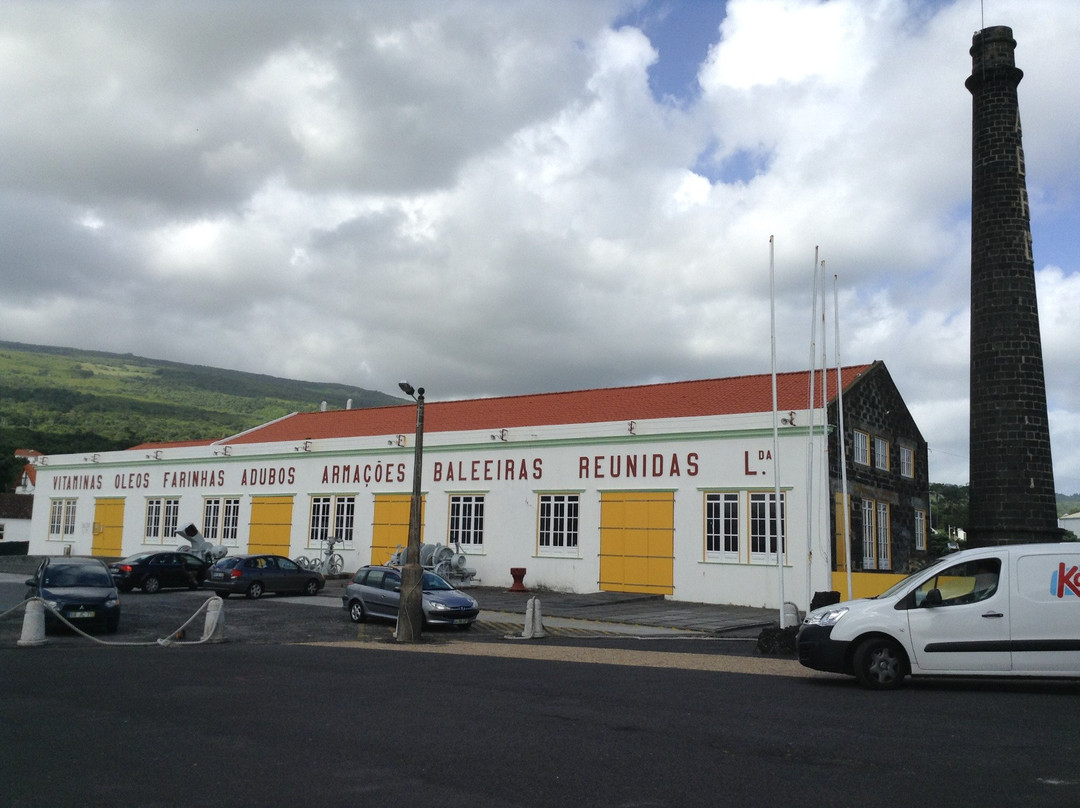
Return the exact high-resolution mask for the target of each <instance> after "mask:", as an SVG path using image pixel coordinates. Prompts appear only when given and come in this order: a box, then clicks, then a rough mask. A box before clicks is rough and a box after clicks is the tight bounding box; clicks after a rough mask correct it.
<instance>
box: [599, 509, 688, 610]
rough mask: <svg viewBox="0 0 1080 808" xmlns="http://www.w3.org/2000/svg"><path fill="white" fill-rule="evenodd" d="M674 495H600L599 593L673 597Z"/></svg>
mask: <svg viewBox="0 0 1080 808" xmlns="http://www.w3.org/2000/svg"><path fill="white" fill-rule="evenodd" d="M674 568H675V492H673V491H609V492H604V493H602V494H601V495H600V589H601V590H603V591H606V592H643V593H648V594H658V595H670V594H672V593H673V592H674V591H675V585H674Z"/></svg>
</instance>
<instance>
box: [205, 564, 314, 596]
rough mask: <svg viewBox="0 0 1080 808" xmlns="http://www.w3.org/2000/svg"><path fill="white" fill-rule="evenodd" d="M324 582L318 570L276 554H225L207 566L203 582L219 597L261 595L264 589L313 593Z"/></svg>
mask: <svg viewBox="0 0 1080 808" xmlns="http://www.w3.org/2000/svg"><path fill="white" fill-rule="evenodd" d="M325 584H326V578H325V577H324V576H323V574H322V573H321V572H317V571H315V570H306V569H304V568H303V567H301V566H300V565H299V564H297V563H296V562H295V561H292V560H291V559H288V558H285V557H284V556H278V555H262V554H259V555H238V556H228V557H227V558H223V559H221V560H220V561H218V562H217V563H216V564H214V566H212V567H211V568H210V571H209V573H208V574H207V576H206V581H205V582H204V584H203V586H205V587H206V588H207V589H212V590H214V591H215V592H217V593H218V594H219V595H221V597H223V598H227V597H229V595H247V596H248V597H249V598H259V597H262V596H263V595H264V594H265V593H267V592H276V593H278V594H282V595H287V594H304V595H314V594H316V593H317V592H318V591H319V590H320V589H322V588H323V586H324V585H325Z"/></svg>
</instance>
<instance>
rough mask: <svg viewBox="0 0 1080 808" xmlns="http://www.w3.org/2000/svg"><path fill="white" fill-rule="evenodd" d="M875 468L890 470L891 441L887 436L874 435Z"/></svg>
mask: <svg viewBox="0 0 1080 808" xmlns="http://www.w3.org/2000/svg"><path fill="white" fill-rule="evenodd" d="M874 468H876V469H881V470H882V471H888V470H889V442H888V441H887V440H885V438H879V437H876V436H875V437H874Z"/></svg>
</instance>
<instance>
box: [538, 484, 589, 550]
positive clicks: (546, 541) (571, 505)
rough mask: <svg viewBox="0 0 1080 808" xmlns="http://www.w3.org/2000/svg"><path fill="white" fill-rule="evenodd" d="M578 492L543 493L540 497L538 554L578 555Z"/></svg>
mask: <svg viewBox="0 0 1080 808" xmlns="http://www.w3.org/2000/svg"><path fill="white" fill-rule="evenodd" d="M579 499H580V498H579V496H578V495H577V494H541V495H540V497H539V504H540V509H539V519H538V521H539V525H538V530H537V544H538V555H542V556H573V557H575V558H576V557H577V555H578V505H579Z"/></svg>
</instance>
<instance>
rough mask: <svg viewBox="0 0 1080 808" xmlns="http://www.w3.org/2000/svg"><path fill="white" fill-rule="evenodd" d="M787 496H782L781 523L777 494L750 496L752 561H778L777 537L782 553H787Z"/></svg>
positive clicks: (762, 493) (760, 493)
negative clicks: (777, 510)
mask: <svg viewBox="0 0 1080 808" xmlns="http://www.w3.org/2000/svg"><path fill="white" fill-rule="evenodd" d="M786 500H787V498H786V496H785V494H784V493H783V492H781V494H780V516H779V523H778V521H777V513H776V494H775V493H764V492H751V494H750V561H751V563H753V562H763V561H775V560H776V547H777V537H778V536H779V537H780V542H781V544H780V547H781V552H783V553H784V554H785V555H786V553H787V529H786V523H787V519H786V515H785V512H786Z"/></svg>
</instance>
